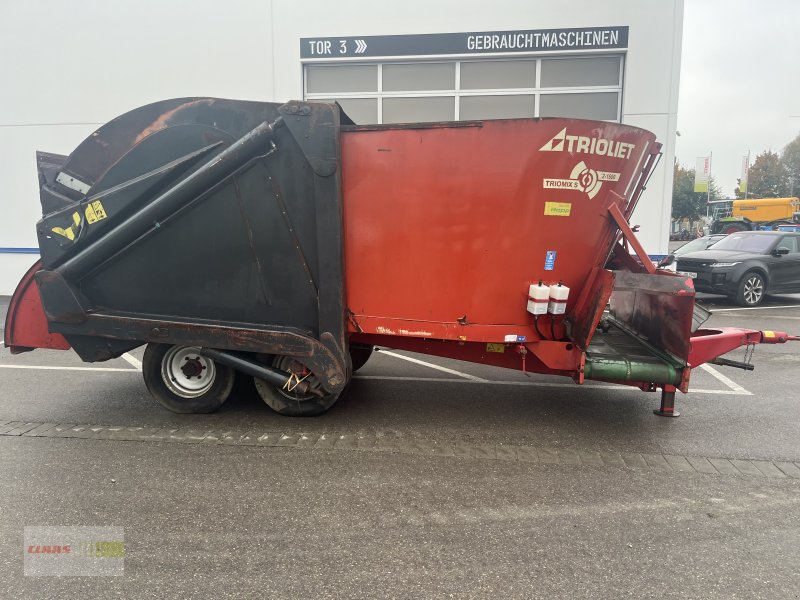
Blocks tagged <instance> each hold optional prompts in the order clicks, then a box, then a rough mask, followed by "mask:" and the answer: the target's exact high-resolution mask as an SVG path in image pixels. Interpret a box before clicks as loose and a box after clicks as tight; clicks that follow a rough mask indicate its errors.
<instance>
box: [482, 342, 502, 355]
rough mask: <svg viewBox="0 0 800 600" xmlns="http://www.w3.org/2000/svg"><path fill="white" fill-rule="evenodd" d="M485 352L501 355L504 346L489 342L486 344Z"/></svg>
mask: <svg viewBox="0 0 800 600" xmlns="http://www.w3.org/2000/svg"><path fill="white" fill-rule="evenodd" d="M486 351H487V352H500V353H501V354H502V353H503V352H505V351H506V345H505V344H492V343H491V342H490V343H488V344H486Z"/></svg>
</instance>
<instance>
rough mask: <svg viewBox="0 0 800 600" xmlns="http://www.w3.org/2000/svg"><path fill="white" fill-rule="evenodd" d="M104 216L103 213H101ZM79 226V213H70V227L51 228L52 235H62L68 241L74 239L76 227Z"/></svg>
mask: <svg viewBox="0 0 800 600" xmlns="http://www.w3.org/2000/svg"><path fill="white" fill-rule="evenodd" d="M103 214H105V213H103ZM80 224H81V213H79V212H74V213H72V225H70V226H69V227H53V229H52V231H53V233H57V234H58V235H63V236H64V237H65V238H67V239H68V240H74V239H75V233H76V232H77V231H78V225H80Z"/></svg>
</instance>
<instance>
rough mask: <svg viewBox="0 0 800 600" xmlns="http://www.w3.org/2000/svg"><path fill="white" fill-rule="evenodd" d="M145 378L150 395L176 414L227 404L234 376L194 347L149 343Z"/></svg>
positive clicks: (145, 362)
mask: <svg viewBox="0 0 800 600" xmlns="http://www.w3.org/2000/svg"><path fill="white" fill-rule="evenodd" d="M142 375H143V376H144V383H145V385H146V386H147V389H148V391H149V392H150V394H151V395H152V396H153V398H155V399H156V400H157V401H158V402H159V403H160V404H161V405H162V406H163V407H164V408H166V409H168V410H171V411H172V412H176V413H210V412H214V411H215V410H217V409H218V408H219V407H220V406H222V405H223V404H224V403H225V400H227V399H228V396H230V394H231V390H232V389H233V381H234V378H235V373H234V371H233V369H231V368H230V367H227V366H225V365H220V364H217V363H215V362H214V361H213V360H211V359H210V358H208V357H206V356H203V355H201V354H200V353H199V352H198V351H197V348H193V347H191V346H170V345H167V344H148V345H147V348H146V349H145V351H144V359H143V360H142Z"/></svg>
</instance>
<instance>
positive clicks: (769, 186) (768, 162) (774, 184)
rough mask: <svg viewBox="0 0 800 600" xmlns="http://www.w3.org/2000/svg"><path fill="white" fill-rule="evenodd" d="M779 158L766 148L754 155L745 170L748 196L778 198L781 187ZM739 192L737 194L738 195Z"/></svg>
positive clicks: (781, 172) (781, 173)
mask: <svg viewBox="0 0 800 600" xmlns="http://www.w3.org/2000/svg"><path fill="white" fill-rule="evenodd" d="M782 175H783V171H782V168H781V158H780V156H779V155H778V154H777V153H776V152H772V151H771V150H766V151H764V152H762V153H761V154H759V155H758V156H756V160H755V161H754V162H753V164H752V165H751V167H750V170H749V171H748V172H747V195H748V197H750V198H778V197H780V195H781V191H782V189H783V176H782ZM740 196H741V194H737V197H740Z"/></svg>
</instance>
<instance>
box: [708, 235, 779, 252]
mask: <svg viewBox="0 0 800 600" xmlns="http://www.w3.org/2000/svg"><path fill="white" fill-rule="evenodd" d="M779 237H780V236H779V235H777V234H776V235H752V234H747V233H732V234H730V235H729V236H727V237H726V238H723V239H721V240H720V241H718V242H717V243H716V244H714V250H731V251H735V252H756V253H764V252H766V251H767V250H769V248H770V247H771V246H772V244H774V243H775V240H776V239H778V238H779Z"/></svg>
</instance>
